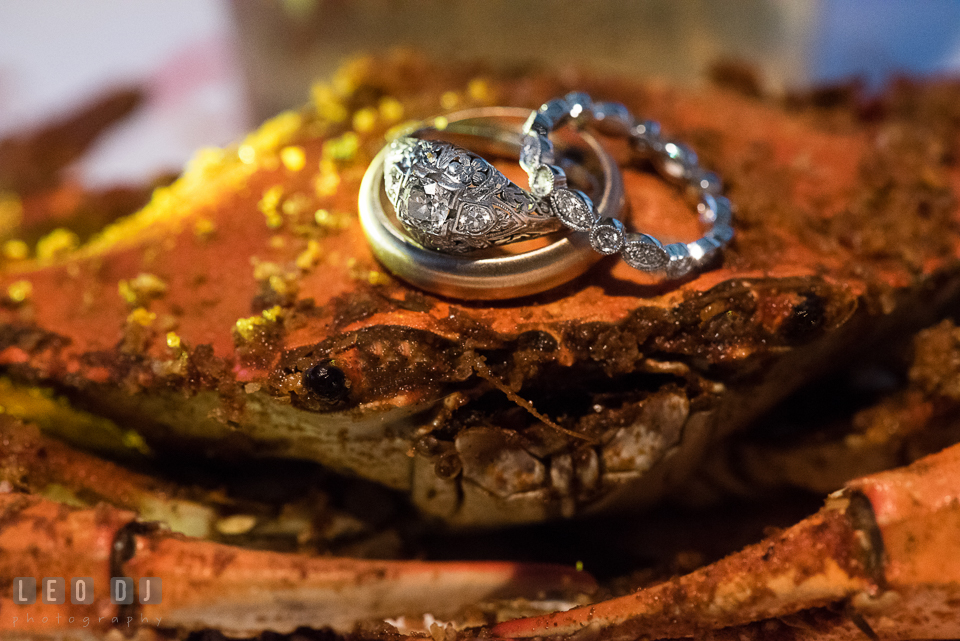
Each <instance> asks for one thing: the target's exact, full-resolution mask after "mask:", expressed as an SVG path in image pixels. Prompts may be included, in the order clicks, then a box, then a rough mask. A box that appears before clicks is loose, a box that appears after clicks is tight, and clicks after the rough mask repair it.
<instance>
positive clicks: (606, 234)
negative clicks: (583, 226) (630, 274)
mask: <svg viewBox="0 0 960 641" xmlns="http://www.w3.org/2000/svg"><path fill="white" fill-rule="evenodd" d="M590 244H591V245H592V246H593V248H594V249H595V250H597V251H598V252H600V253H601V254H616V253H617V252H618V251H620V248H621V247H623V223H621V222H620V221H619V220H616V219H615V218H602V219H601V220H600V222H599V223H597V225H596V226H595V227H594V228H593V229H591V230H590Z"/></svg>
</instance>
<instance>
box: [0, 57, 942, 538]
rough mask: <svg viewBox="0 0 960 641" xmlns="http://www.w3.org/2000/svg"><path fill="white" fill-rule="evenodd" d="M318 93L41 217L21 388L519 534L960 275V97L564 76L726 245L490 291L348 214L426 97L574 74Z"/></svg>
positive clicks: (689, 440)
mask: <svg viewBox="0 0 960 641" xmlns="http://www.w3.org/2000/svg"><path fill="white" fill-rule="evenodd" d="M412 78H430V80H429V81H422V82H414V81H413V80H411V79H412ZM334 86H335V87H337V88H336V89H334V88H331V87H325V86H318V87H317V88H315V91H314V102H313V104H311V105H310V106H308V107H306V108H305V109H303V110H301V111H297V112H288V113H284V114H281V115H280V116H277V117H276V118H274V119H272V120H271V121H269V122H267V123H266V124H265V125H263V126H262V127H261V128H260V129H259V130H258V131H256V132H254V133H252V134H251V135H250V136H249V137H248V138H247V139H246V140H244V141H243V142H241V143H240V144H239V145H237V146H234V147H229V148H227V149H223V150H220V149H216V150H204V151H201V152H199V153H198V155H197V156H196V158H195V159H194V160H193V161H192V162H191V164H190V165H189V166H188V167H187V169H186V171H185V173H184V175H183V176H182V177H181V178H180V179H179V180H178V181H177V182H176V183H174V184H173V185H172V186H170V187H166V188H161V189H158V190H157V191H156V192H155V193H154V196H153V199H152V201H151V202H150V203H149V204H148V205H147V206H146V207H145V208H144V209H143V210H141V211H140V212H138V213H136V214H135V215H133V216H131V217H129V218H127V219H123V220H121V221H119V222H117V223H115V224H113V225H111V226H110V227H107V228H106V229H104V230H103V231H102V232H101V233H100V234H99V235H98V236H96V237H95V238H93V239H92V240H90V241H89V242H87V243H85V244H83V245H80V246H78V247H77V246H72V245H71V244H70V243H69V242H66V241H63V236H62V235H61V236H56V234H54V235H53V236H51V237H48V238H46V239H44V241H43V242H42V243H41V244H40V245H38V249H37V252H36V257H35V258H33V259H30V260H25V261H19V262H17V261H8V262H7V264H6V265H5V266H4V270H3V277H2V289H0V291H4V292H6V298H5V300H4V304H3V305H2V307H0V365H2V366H3V367H4V368H5V369H6V371H7V372H8V374H9V376H10V377H11V379H12V380H13V381H15V382H16V383H17V384H19V385H38V384H40V385H50V386H54V387H55V388H56V389H57V390H58V391H59V392H60V393H62V394H64V395H65V396H67V397H69V398H70V400H71V401H72V402H73V403H74V404H75V405H76V406H77V407H82V408H84V409H86V410H89V411H92V412H94V413H96V414H99V415H102V416H105V417H108V418H110V419H112V420H113V421H115V422H116V423H117V424H119V425H123V426H126V427H128V428H131V429H133V430H135V431H136V433H137V436H138V438H140V439H142V440H143V441H144V442H145V443H146V444H147V446H149V448H151V449H152V450H154V451H156V452H161V453H164V452H165V453H168V454H169V453H172V454H176V452H178V451H183V450H184V449H185V448H189V449H190V450H191V451H194V452H203V453H207V454H209V455H211V456H276V457H296V458H305V459H311V460H314V461H318V462H320V463H322V464H323V465H325V466H329V467H330V468H333V469H336V470H340V471H343V472H345V473H350V474H355V475H359V476H362V477H365V478H368V479H371V480H373V481H376V482H379V483H382V484H384V485H386V486H389V487H391V488H395V489H398V490H402V491H404V492H407V493H408V494H409V495H410V497H411V499H412V501H413V502H414V503H415V504H416V505H417V506H418V507H419V508H420V509H421V510H422V511H423V512H424V513H426V514H429V515H433V516H436V517H439V518H442V519H444V520H446V521H448V522H450V523H453V524H460V525H475V524H486V525H493V524H502V523H510V522H530V521H537V520H542V519H548V518H555V517H559V516H574V515H581V514H590V513H597V512H601V511H609V510H615V509H624V508H630V509H637V508H639V507H642V506H644V505H647V504H649V503H651V502H653V501H655V500H657V499H658V498H659V497H660V496H662V495H663V494H664V493H665V492H666V491H668V490H670V489H672V488H675V487H677V486H678V485H679V484H680V483H681V482H682V481H683V479H684V478H686V477H687V476H688V475H689V474H690V472H691V470H692V469H693V468H694V467H695V466H696V465H697V464H698V462H699V461H701V460H702V459H703V457H704V456H705V455H707V453H708V452H709V450H710V446H711V444H712V443H714V442H715V441H717V440H718V439H720V438H723V437H724V436H726V435H728V434H730V433H732V432H734V431H736V430H738V429H740V428H742V427H744V426H746V425H747V424H749V422H750V421H751V420H752V419H754V418H755V417H757V416H758V415H759V414H761V413H762V412H763V411H765V410H766V409H767V408H769V407H770V406H771V405H773V404H774V403H776V402H777V401H778V400H779V399H781V398H783V397H784V396H785V395H786V394H788V393H789V392H790V391H791V390H793V389H795V388H797V387H798V386H799V385H801V384H803V383H804V382H806V381H808V380H810V379H811V378H813V377H814V376H816V375H818V374H819V373H822V372H823V371H825V370H827V369H829V368H831V367H833V366H835V365H836V364H837V363H838V362H841V361H842V360H843V359H845V358H846V357H847V356H848V355H850V354H853V353H856V351H857V350H862V349H866V348H869V347H870V346H872V345H876V344H877V341H882V340H892V337H896V336H898V335H899V333H900V332H903V331H906V330H909V329H912V328H916V327H919V326H921V325H922V324H924V323H928V322H930V320H931V319H932V318H933V317H934V316H935V315H936V314H937V313H938V310H939V309H940V308H941V307H942V305H943V304H944V303H945V301H948V300H950V299H951V298H952V297H953V296H954V295H955V294H956V291H957V287H958V285H960V273H958V265H960V263H958V262H957V257H958V255H960V233H958V222H960V221H958V218H960V213H958V210H957V208H956V205H955V198H954V194H955V193H957V191H958V187H960V171H958V170H957V168H956V167H955V166H953V165H950V164H949V163H948V158H947V155H946V154H945V152H943V149H947V148H950V147H952V146H953V145H955V144H956V142H957V135H956V133H957V132H956V130H955V128H953V127H952V126H948V125H947V121H942V122H941V121H939V120H936V118H932V117H929V115H928V114H927V113H926V112H925V111H924V105H927V104H932V103H934V102H936V101H937V100H940V99H942V96H943V95H953V94H951V93H950V92H951V91H953V92H954V93H955V91H956V90H955V88H950V87H941V86H937V85H932V86H930V87H927V88H925V89H923V90H920V89H916V90H915V91H918V92H920V95H921V98H919V99H916V100H912V101H911V100H906V99H905V98H904V95H905V94H898V93H896V92H893V93H891V95H890V96H888V98H887V99H886V100H887V101H886V102H885V103H883V106H884V109H885V115H883V113H884V110H879V111H880V112H881V116H879V117H878V116H877V115H876V113H873V112H871V113H869V114H866V115H864V114H862V113H860V112H858V110H857V108H856V105H853V104H842V103H841V104H838V105H831V106H830V107H829V108H821V107H817V106H816V105H809V104H803V103H800V104H797V105H794V106H793V108H791V109H786V108H784V107H783V105H781V104H778V103H776V102H774V101H764V100H761V99H756V98H750V97H744V96H741V95H738V94H735V93H733V92H730V91H727V90H723V89H707V90H702V91H697V92H689V91H677V90H671V89H666V88H663V87H658V86H645V85H639V84H634V83H629V82H625V81H611V82H599V81H586V80H585V81H584V82H583V84H582V85H581V86H579V87H577V88H578V89H583V90H586V91H588V92H590V93H592V94H593V95H595V96H597V97H603V98H612V99H616V100H620V101H622V102H624V103H625V104H626V105H627V106H628V107H629V108H630V109H631V110H632V111H633V112H634V113H638V114H643V115H644V117H649V118H652V119H655V120H658V121H660V122H661V123H662V125H663V128H664V131H667V132H669V133H670V135H671V136H672V137H674V138H676V139H680V140H684V141H686V142H688V143H689V144H691V145H692V146H693V147H694V148H695V149H696V150H697V152H698V153H699V155H700V157H701V163H702V164H703V165H705V166H707V167H709V168H711V169H713V170H715V171H716V172H717V173H718V174H720V175H721V176H723V177H724V178H725V179H726V181H727V186H728V187H727V193H728V195H729V196H730V198H731V200H732V201H733V202H734V203H735V205H736V207H737V212H736V215H735V222H734V226H735V228H736V233H737V237H736V239H735V241H734V243H733V246H732V247H731V248H730V249H729V250H728V251H726V253H725V255H724V257H723V261H722V264H718V265H715V266H713V269H710V270H708V271H706V272H704V273H702V274H700V275H698V276H696V277H692V278H689V279H688V280H686V281H685V282H682V283H668V284H666V285H662V286H650V285H647V284H644V282H643V280H642V278H641V275H640V274H639V273H638V272H636V271H634V270H632V269H631V268H630V267H628V266H627V265H625V264H624V263H623V262H622V261H617V260H615V259H611V260H609V261H607V262H604V263H601V264H600V265H598V266H597V267H595V268H594V269H592V270H591V271H590V272H588V273H587V274H585V275H584V276H582V277H580V278H578V279H576V280H574V281H572V282H570V283H568V284H566V285H564V286H561V287H558V288H557V289H555V290H552V291H549V292H546V293H543V294H540V295H536V296H531V297H528V298H524V299H519V300H513V301H507V302H502V303H495V304H491V303H476V302H473V303H471V302H464V301H457V300H452V299H443V298H439V297H436V296H433V295H430V294H428V293H424V292H421V291H417V290H415V289H413V288H411V287H409V286H407V285H405V284H404V283H403V282H400V281H398V280H395V279H393V278H391V277H390V275H389V274H386V273H384V272H383V271H382V270H381V268H380V266H379V265H378V264H377V263H376V262H375V261H374V259H373V258H372V255H371V252H370V249H369V248H368V246H367V245H366V242H365V240H364V237H363V234H362V232H361V229H360V225H359V223H358V220H357V216H356V212H357V204H356V203H357V194H358V188H359V184H360V180H361V177H362V175H363V173H364V171H365V169H366V165H367V163H368V162H369V160H370V159H371V158H372V157H373V155H374V154H375V153H376V152H377V151H379V149H380V148H381V147H382V146H383V144H384V136H385V134H386V133H387V131H388V129H390V128H391V127H393V126H395V125H397V124H399V123H400V120H401V114H402V117H403V118H423V117H426V116H428V115H431V114H433V113H434V112H436V111H437V109H438V107H437V105H438V104H439V97H440V96H441V95H450V94H448V93H447V92H451V91H453V92H455V93H454V94H452V95H454V96H455V97H457V100H458V101H460V102H461V103H462V104H490V103H494V104H512V105H527V106H531V107H533V106H536V105H538V104H539V103H540V102H542V101H543V100H545V99H548V98H550V97H552V96H554V95H561V94H562V93H564V92H565V91H567V90H569V89H570V88H571V87H566V86H564V84H563V82H562V81H561V80H560V79H558V78H557V77H553V76H548V75H541V76H536V77H527V78H520V79H517V78H512V79H500V78H496V77H491V76H484V77H478V76H471V75H467V74H465V73H464V72H462V71H453V70H451V69H448V68H443V67H427V66H426V63H423V62H422V61H419V60H416V59H411V58H408V57H400V58H397V59H390V60H385V61H383V60H381V61H376V62H374V61H361V62H358V63H355V64H353V65H350V66H348V67H347V69H346V71H344V72H343V73H342V75H341V77H340V79H339V81H338V82H337V83H335V85H334ZM910 91H913V90H910ZM924 92H925V93H924ZM907 93H909V91H908V92H907ZM867 116H869V118H868V117H867ZM610 144H611V146H612V148H614V150H615V152H616V153H618V154H621V156H622V160H623V163H624V167H625V183H626V189H627V196H628V199H629V203H630V212H629V215H628V217H627V223H628V227H631V228H633V229H638V230H643V231H645V232H648V233H651V234H653V235H655V236H657V237H659V238H664V239H688V240H689V239H692V238H695V237H697V236H698V235H699V232H698V228H697V224H696V222H695V216H694V215H693V213H692V212H691V211H690V210H689V208H688V206H687V204H686V203H685V201H684V200H683V199H682V197H681V195H680V194H677V193H675V191H674V190H673V189H672V188H671V187H670V186H669V185H667V184H665V183H664V182H663V181H662V180H661V179H659V178H657V177H656V176H655V175H654V174H652V173H649V172H648V171H647V169H646V168H645V167H644V166H643V165H642V163H639V162H636V161H633V160H631V159H630V158H629V157H628V154H627V153H626V152H625V150H623V149H620V148H618V147H617V144H618V143H617V141H610ZM938 150H939V151H938ZM500 165H501V166H502V168H503V170H504V171H507V172H509V171H510V170H511V169H510V165H511V163H510V162H507V163H506V164H505V165H504V163H500ZM513 170H514V171H516V169H513ZM919 214H922V215H919ZM60 241H63V242H60ZM504 389H506V390H508V392H515V393H516V394H518V395H519V396H520V397H523V398H526V399H528V400H530V399H532V402H533V406H534V407H535V408H536V409H537V411H538V412H539V413H541V414H546V415H547V416H550V417H551V418H552V419H554V420H555V421H557V422H558V423H559V424H560V425H561V426H562V427H563V428H564V429H565V430H566V432H560V431H557V430H555V429H553V428H552V427H550V426H548V425H547V424H545V423H543V422H541V421H540V420H538V419H536V418H533V416H532V415H531V414H529V413H528V412H527V411H526V410H525V409H523V408H522V407H519V406H516V405H515V404H514V403H513V402H512V401H511V400H509V399H510V398H515V397H512V396H511V394H510V393H504V392H503V390H504ZM521 405H523V404H522V403H521ZM568 432H575V433H576V434H575V435H570V434H569V433H568Z"/></svg>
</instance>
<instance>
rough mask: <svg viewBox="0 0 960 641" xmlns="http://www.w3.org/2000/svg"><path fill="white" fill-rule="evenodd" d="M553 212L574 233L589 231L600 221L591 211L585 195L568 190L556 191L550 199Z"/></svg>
mask: <svg viewBox="0 0 960 641" xmlns="http://www.w3.org/2000/svg"><path fill="white" fill-rule="evenodd" d="M550 200H551V203H552V204H553V210H554V211H555V212H556V214H557V218H559V219H560V222H562V223H563V224H564V225H566V226H567V227H569V228H571V229H574V230H576V231H589V230H590V229H591V228H592V227H593V226H594V225H596V224H597V222H598V221H599V220H600V216H599V215H598V214H597V213H596V212H595V211H594V210H593V203H592V202H591V201H590V198H588V197H587V195H586V194H584V193H582V192H579V191H574V190H570V189H558V190H556V191H555V192H553V196H552V197H551V198H550Z"/></svg>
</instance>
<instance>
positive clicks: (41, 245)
mask: <svg viewBox="0 0 960 641" xmlns="http://www.w3.org/2000/svg"><path fill="white" fill-rule="evenodd" d="M79 246H80V239H79V238H78V237H77V235H76V234H75V233H73V232H72V231H70V230H69V229H63V228H62V227H61V228H59V229H54V230H53V231H52V232H50V233H49V234H47V235H46V236H44V237H43V238H41V239H40V240H38V241H37V259H38V260H40V261H48V260H54V259H56V258H58V257H61V256H63V255H64V254H66V253H68V252H71V251H73V250H74V249H76V248H77V247H79Z"/></svg>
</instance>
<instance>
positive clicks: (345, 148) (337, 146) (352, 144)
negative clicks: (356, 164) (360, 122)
mask: <svg viewBox="0 0 960 641" xmlns="http://www.w3.org/2000/svg"><path fill="white" fill-rule="evenodd" d="M359 148H360V138H359V137H358V136H357V134H356V133H355V132H353V131H348V132H346V133H345V134H343V135H342V136H339V137H337V138H331V139H330V140H327V141H325V142H324V143H323V152H322V153H323V157H324V158H325V159H329V160H350V159H352V158H353V157H354V156H356V155H357V150H358V149H359Z"/></svg>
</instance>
